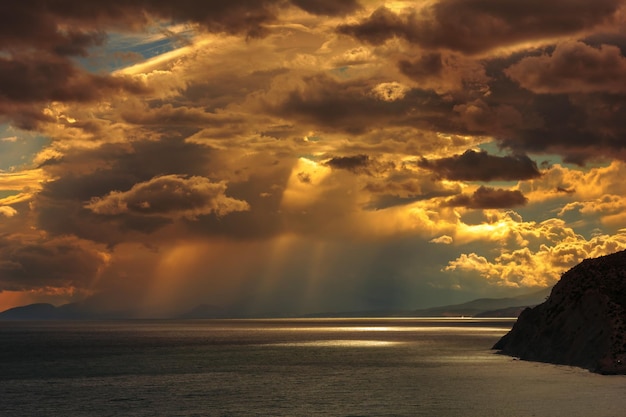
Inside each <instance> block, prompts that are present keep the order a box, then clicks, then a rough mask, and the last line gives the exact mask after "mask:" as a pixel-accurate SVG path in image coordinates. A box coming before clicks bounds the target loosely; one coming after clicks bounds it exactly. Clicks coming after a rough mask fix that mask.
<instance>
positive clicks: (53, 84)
mask: <svg viewBox="0 0 626 417" xmlns="http://www.w3.org/2000/svg"><path fill="white" fill-rule="evenodd" d="M118 91H128V92H131V93H146V92H148V89H147V87H146V86H145V85H143V84H142V83H140V82H138V81H135V80H133V79H131V78H127V77H122V76H116V77H112V76H103V75H96V74H90V73H86V72H83V71H81V70H79V69H77V68H76V67H75V66H74V65H73V64H72V63H71V61H69V60H67V59H63V58H58V57H54V56H48V57H45V56H41V55H38V56H23V55H18V56H14V57H13V58H12V59H7V58H3V57H2V58H0V102H3V101H4V102H8V103H17V104H20V103H33V102H35V103H36V102H47V101H75V102H85V101H92V100H95V99H98V98H100V97H102V96H104V95H105V94H110V93H113V92H118Z"/></svg>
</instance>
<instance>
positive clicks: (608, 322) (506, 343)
mask: <svg viewBox="0 0 626 417" xmlns="http://www.w3.org/2000/svg"><path fill="white" fill-rule="evenodd" d="M625 323H626V251H622V252H618V253H614V254H612V255H607V256H602V257H599V258H595V259H586V260H584V261H583V262H581V263H580V264H578V265H577V266H575V267H574V268H572V269H570V270H569V271H567V272H566V273H565V274H563V276H562V277H561V280H560V281H559V282H558V283H557V284H556V285H555V286H554V288H553V289H552V292H551V294H550V296H549V297H548V299H547V300H546V301H545V302H544V303H542V304H540V305H538V306H536V307H534V308H527V309H525V310H524V311H523V312H522V313H521V314H520V316H519V318H518V320H517V322H516V323H515V325H514V326H513V328H512V329H511V331H510V332H509V333H507V334H506V335H505V336H503V337H502V339H500V341H498V343H496V344H495V345H494V347H493V348H494V349H498V350H499V351H500V352H501V353H503V354H507V355H511V356H515V357H519V358H520V359H523V360H529V361H538V362H549V363H555V364H562V365H572V366H578V367H582V368H586V369H589V370H590V371H593V372H598V373H602V374H626V324H625Z"/></svg>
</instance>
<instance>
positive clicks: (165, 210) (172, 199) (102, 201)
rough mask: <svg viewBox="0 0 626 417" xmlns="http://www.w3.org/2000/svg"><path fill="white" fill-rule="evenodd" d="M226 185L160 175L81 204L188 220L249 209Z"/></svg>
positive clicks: (110, 213) (97, 210)
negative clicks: (227, 189) (227, 194)
mask: <svg viewBox="0 0 626 417" xmlns="http://www.w3.org/2000/svg"><path fill="white" fill-rule="evenodd" d="M226 188H227V187H226V184H225V183H223V182H219V183H214V182H211V181H210V180H209V179H208V178H205V177H199V176H193V177H186V176H182V175H163V176H159V177H154V178H152V179H151V180H149V181H146V182H141V183H137V184H134V185H133V187H132V188H131V189H130V190H127V191H112V192H110V193H109V194H107V195H105V196H102V197H94V198H92V199H91V201H90V202H89V203H88V204H87V205H86V206H85V207H86V208H88V209H89V210H91V211H93V212H94V213H96V214H102V215H108V216H114V215H118V214H126V213H134V214H143V215H148V216H152V215H157V216H163V217H172V218H187V219H191V220H194V219H196V218H197V217H198V216H202V215H208V214H215V215H217V216H224V215H226V214H229V213H231V212H235V211H247V210H249V209H250V206H249V205H248V203H246V202H245V201H241V200H237V199H234V198H231V197H228V196H226V195H225V192H226Z"/></svg>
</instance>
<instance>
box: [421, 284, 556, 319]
mask: <svg viewBox="0 0 626 417" xmlns="http://www.w3.org/2000/svg"><path fill="white" fill-rule="evenodd" d="M548 294H550V288H544V289H542V290H539V291H536V292H533V293H530V294H525V295H521V296H518V297H508V298H479V299H477V300H473V301H469V302H467V303H462V304H453V305H447V306H441V307H433V308H427V309H422V310H415V311H412V312H411V315H412V316H417V317H442V316H443V317H459V316H465V317H517V316H518V315H519V313H520V311H522V310H523V309H524V308H526V307H532V306H536V305H538V304H541V303H542V302H544V301H545V299H546V297H547V296H548ZM509 314H510V315H509Z"/></svg>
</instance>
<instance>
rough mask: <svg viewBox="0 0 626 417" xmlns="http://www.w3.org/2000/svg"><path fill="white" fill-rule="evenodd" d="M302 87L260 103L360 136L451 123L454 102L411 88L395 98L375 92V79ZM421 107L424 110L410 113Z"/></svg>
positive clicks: (312, 81)
mask: <svg viewBox="0 0 626 417" xmlns="http://www.w3.org/2000/svg"><path fill="white" fill-rule="evenodd" d="M303 81H304V83H305V84H304V86H302V87H300V88H296V89H293V90H291V91H288V92H287V93H286V94H283V96H282V97H278V98H276V99H274V100H273V101H271V102H270V101H268V102H266V103H265V105H266V107H267V108H268V110H269V111H271V112H272V113H274V114H276V115H278V116H281V117H284V118H288V119H295V120H298V121H300V122H304V123H311V124H313V125H319V124H321V125H323V126H324V127H325V128H327V129H330V128H332V129H336V130H340V131H346V132H349V133H362V132H366V131H368V130H371V129H373V128H375V127H378V126H380V125H381V124H385V125H386V126H393V125H411V126H413V127H423V128H427V129H429V130H430V129H432V128H433V126H438V127H439V126H441V127H443V128H444V130H448V129H447V128H445V126H449V125H451V124H452V121H451V120H450V118H449V117H448V115H449V114H450V113H451V111H452V108H453V107H454V104H455V103H454V102H450V100H446V99H443V98H442V97H440V96H439V95H438V94H437V93H435V92H433V91H431V90H419V89H411V90H407V91H404V92H403V93H401V94H398V95H397V96H394V97H392V98H391V97H386V96H384V95H381V94H380V92H377V90H376V88H377V86H380V85H381V84H383V86H384V85H385V84H384V83H380V82H376V80H363V79H358V80H350V81H343V82H342V81H338V80H336V79H334V78H331V77H329V76H327V75H322V74H319V75H315V76H310V77H305V78H304V79H303ZM419 107H422V108H424V109H428V111H423V112H415V111H414V110H415V108H419Z"/></svg>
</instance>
